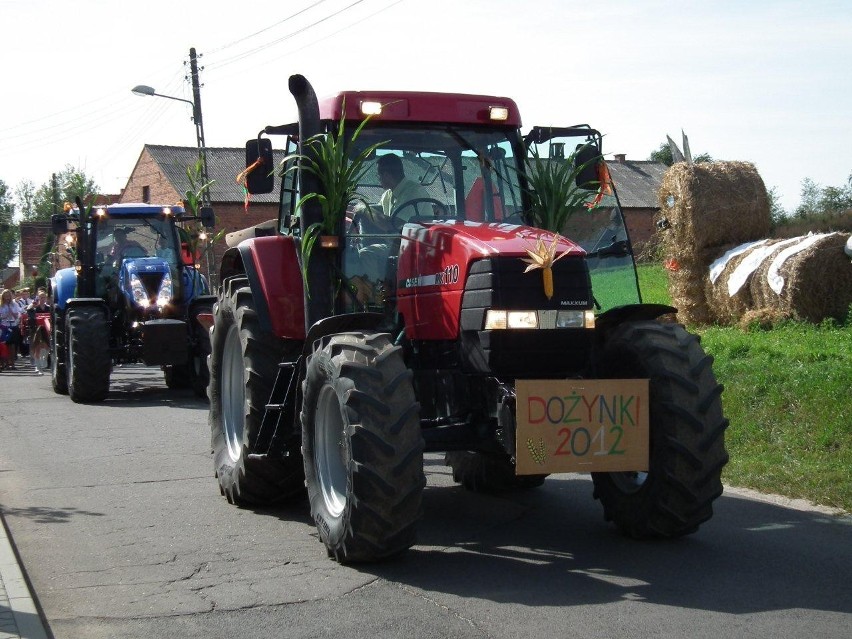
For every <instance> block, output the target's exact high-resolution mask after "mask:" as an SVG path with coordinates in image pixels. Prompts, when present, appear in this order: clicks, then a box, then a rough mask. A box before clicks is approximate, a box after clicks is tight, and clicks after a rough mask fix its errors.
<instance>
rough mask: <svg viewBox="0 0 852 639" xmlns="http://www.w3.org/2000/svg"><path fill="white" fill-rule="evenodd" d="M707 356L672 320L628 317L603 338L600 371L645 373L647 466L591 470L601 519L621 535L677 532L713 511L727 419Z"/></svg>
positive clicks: (694, 525) (636, 375)
mask: <svg viewBox="0 0 852 639" xmlns="http://www.w3.org/2000/svg"><path fill="white" fill-rule="evenodd" d="M712 362H713V358H712V357H710V356H709V355H707V354H706V353H705V352H704V349H702V348H701V345H700V344H699V341H698V338H697V337H696V336H695V335H691V334H690V333H687V332H686V330H684V328H683V327H682V326H679V325H677V324H664V323H660V322H653V321H646V322H630V323H627V324H624V325H622V326H620V327H618V328H617V329H615V331H614V332H613V334H612V335H611V336H610V338H609V339H607V342H606V344H605V346H604V349H603V351H602V354H601V356H600V359H599V360H598V372H599V374H600V375H601V376H602V377H604V378H609V379H619V378H648V379H650V388H649V394H650V397H649V402H650V403H649V407H648V410H649V419H650V427H651V433H650V438H651V439H650V446H649V453H650V459H649V470H648V472H647V473H645V472H642V473H592V479H593V480H594V484H595V497H596V498H598V499H600V500H601V503H602V504H603V507H604V516H605V518H606V519H607V520H611V521H613V522H614V523H615V524H616V525H617V526H618V528H619V529H620V530H621V531H622V532H624V533H625V534H627V535H629V536H632V537H639V538H643V537H678V536H681V535H686V534H689V533H692V532H694V531H695V530H697V529H698V526H699V525H700V524H701V523H702V522H705V521H707V520H708V519H710V517H712V515H713V506H712V503H713V500H715V499H716V498H717V497H719V496H720V495H721V494H722V481H721V474H722V468H723V467H724V466H725V464H726V463H727V461H728V454H727V452H726V450H725V442H724V434H725V429H726V428H727V426H728V420H727V419H725V417H724V416H723V414H722V402H721V393H722V386H721V385H720V384H718V383H717V382H716V378H715V377H714V375H713V370H712Z"/></svg>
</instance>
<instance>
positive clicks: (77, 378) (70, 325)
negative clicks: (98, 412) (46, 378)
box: [65, 306, 112, 403]
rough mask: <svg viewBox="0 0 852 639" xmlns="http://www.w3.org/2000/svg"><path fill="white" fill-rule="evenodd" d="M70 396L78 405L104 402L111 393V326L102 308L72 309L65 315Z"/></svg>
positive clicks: (83, 307)
mask: <svg viewBox="0 0 852 639" xmlns="http://www.w3.org/2000/svg"><path fill="white" fill-rule="evenodd" d="M65 333H66V335H67V336H68V347H67V352H66V357H67V363H66V366H67V370H68V395H69V396H70V397H71V400H72V401H74V402H76V403H89V402H101V401H103V400H104V399H106V396H107V394H108V393H109V376H110V369H111V367H112V360H111V358H110V355H109V337H108V336H109V322H108V321H107V317H106V315H105V313H104V309H103V308H101V307H98V306H82V307H79V308H69V309H68V311H67V312H66V314H65Z"/></svg>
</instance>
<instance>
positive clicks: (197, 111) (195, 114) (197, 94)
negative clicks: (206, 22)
mask: <svg viewBox="0 0 852 639" xmlns="http://www.w3.org/2000/svg"><path fill="white" fill-rule="evenodd" d="M189 69H190V73H191V79H192V119H193V121H194V122H195V138H196V141H197V142H198V153H199V159H200V160H201V179H202V182H203V183H204V184H207V183H208V182H209V181H210V177H209V176H208V174H207V145H206V144H205V142H204V121H203V120H202V119H201V85H200V84H199V82H198V56H197V55H196V54H195V47H191V48H190V49H189ZM201 203H202V205H203V206H210V195H209V193H208V192H207V189H205V190H204V192H203V193H202V194H201Z"/></svg>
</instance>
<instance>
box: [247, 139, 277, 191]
mask: <svg viewBox="0 0 852 639" xmlns="http://www.w3.org/2000/svg"><path fill="white" fill-rule="evenodd" d="M258 160H259V161H260V162H259V164H258V165H257V166H256V167H255V168H254V169H253V170H252V171H251V173H249V174H248V175H247V176H246V188H247V189H248V192H249V193H251V194H252V195H254V194H259V193H272V190H273V189H274V188H275V160H273V159H272V140H270V139H269V138H255V139H253V140H249V141H248V142H246V168H248V167H250V166H251V165H252V164H254V163H255V162H258Z"/></svg>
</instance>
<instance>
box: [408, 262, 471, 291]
mask: <svg viewBox="0 0 852 639" xmlns="http://www.w3.org/2000/svg"><path fill="white" fill-rule="evenodd" d="M458 281H459V265H458V264H450V265H449V266H447V267H446V268H444V270H443V271H441V272H439V273H435V274H434V275H421V276H419V277H408V278H406V279H405V280H403V282H402V284H403V288H415V287H417V286H447V285H449V284H455V283H457V282H458Z"/></svg>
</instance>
